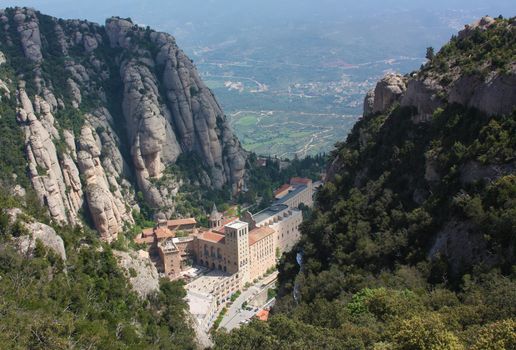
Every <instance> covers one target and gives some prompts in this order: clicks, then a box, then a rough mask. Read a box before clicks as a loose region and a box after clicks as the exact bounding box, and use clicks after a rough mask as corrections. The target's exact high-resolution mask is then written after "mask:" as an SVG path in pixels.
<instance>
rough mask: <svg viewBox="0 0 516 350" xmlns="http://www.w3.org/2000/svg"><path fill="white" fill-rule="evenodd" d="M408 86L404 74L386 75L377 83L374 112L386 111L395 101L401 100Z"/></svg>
mask: <svg viewBox="0 0 516 350" xmlns="http://www.w3.org/2000/svg"><path fill="white" fill-rule="evenodd" d="M406 88H407V87H406V85H405V78H404V77H403V76H402V75H399V74H388V75H386V76H385V77H384V78H383V79H382V80H380V81H379V82H378V83H377V84H376V88H375V89H374V102H373V110H372V113H383V112H386V111H387V110H388V109H389V108H390V107H391V106H392V105H393V104H394V103H396V102H399V101H400V100H401V97H402V96H403V93H404V92H405V90H406ZM366 98H367V97H366ZM364 108H365V107H364Z"/></svg>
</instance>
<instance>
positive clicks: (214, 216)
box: [208, 204, 222, 228]
mask: <svg viewBox="0 0 516 350" xmlns="http://www.w3.org/2000/svg"><path fill="white" fill-rule="evenodd" d="M208 222H209V225H210V228H215V227H220V226H221V225H222V214H221V213H219V211H218V210H217V206H216V205H215V204H213V209H212V210H211V214H210V217H209V219H208Z"/></svg>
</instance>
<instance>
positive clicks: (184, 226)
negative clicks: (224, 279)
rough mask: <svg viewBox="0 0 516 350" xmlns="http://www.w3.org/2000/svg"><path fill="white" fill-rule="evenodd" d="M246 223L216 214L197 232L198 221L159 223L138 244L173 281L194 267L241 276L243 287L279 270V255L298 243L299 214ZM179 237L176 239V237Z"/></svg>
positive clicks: (273, 211) (269, 214)
mask: <svg viewBox="0 0 516 350" xmlns="http://www.w3.org/2000/svg"><path fill="white" fill-rule="evenodd" d="M246 215H247V216H249V217H250V219H248V220H245V219H244V220H242V221H241V220H239V219H237V218H234V217H230V218H225V217H223V215H222V214H219V213H218V212H216V209H214V210H213V211H212V213H211V215H210V219H209V226H210V228H204V229H203V228H197V227H196V225H195V220H194V219H181V220H168V221H160V222H159V223H158V225H157V226H156V227H155V228H153V229H150V230H149V229H146V230H144V231H143V232H142V233H141V234H140V235H139V236H138V237H137V238H136V239H135V241H136V242H138V243H147V244H148V245H149V246H150V250H151V251H153V252H155V256H158V257H159V264H158V269H159V271H160V272H162V273H163V274H165V276H167V277H168V278H170V279H176V278H180V277H182V272H184V270H185V269H187V268H188V267H189V266H191V265H192V264H197V265H201V266H204V267H206V268H208V269H210V270H216V271H220V272H221V273H225V274H228V275H236V274H238V276H239V277H238V279H239V281H240V283H241V285H242V286H243V285H245V284H246V283H248V282H251V281H253V280H255V279H257V278H260V277H262V276H263V275H265V274H266V272H267V271H268V270H270V269H271V268H274V267H275V266H276V258H277V253H278V252H280V253H282V252H283V251H286V250H287V249H289V248H291V247H292V246H293V245H294V244H295V243H296V242H297V241H296V239H299V232H298V231H297V233H296V230H297V228H298V226H299V224H300V222H301V221H300V220H301V216H300V215H301V212H300V211H299V210H297V209H289V208H288V207H287V206H286V205H282V206H280V207H278V206H276V207H271V208H269V210H268V211H262V212H260V213H258V214H257V218H258V219H259V221H258V223H257V222H256V220H254V219H253V216H252V215H251V214H246ZM179 232H180V233H181V237H176V235H177V234H178V233H179Z"/></svg>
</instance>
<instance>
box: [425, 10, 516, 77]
mask: <svg viewBox="0 0 516 350" xmlns="http://www.w3.org/2000/svg"><path fill="white" fill-rule="evenodd" d="M515 21H516V19H515V18H514V17H513V18H509V19H504V18H497V19H496V22H495V23H494V24H493V25H492V26H491V27H490V28H489V30H483V29H481V28H476V29H474V30H473V31H472V33H471V34H469V35H466V36H465V37H462V38H459V37H456V36H454V37H452V39H451V40H450V41H449V42H448V43H447V44H446V45H444V46H443V47H442V48H441V50H440V51H439V53H438V54H436V55H433V54H431V52H427V56H428V57H429V58H430V61H429V62H428V63H427V64H426V65H425V66H424V67H423V68H422V69H421V71H420V72H419V74H421V75H426V74H429V73H437V74H438V75H439V76H440V77H441V82H442V83H443V84H446V82H450V81H452V80H453V77H454V76H459V75H465V76H467V75H482V76H484V77H485V76H487V75H488V74H489V73H490V72H502V73H505V74H506V73H508V72H509V71H510V70H511V65H512V64H513V62H514V57H516V26H514V23H515ZM429 49H430V48H429ZM428 57H427V58H428Z"/></svg>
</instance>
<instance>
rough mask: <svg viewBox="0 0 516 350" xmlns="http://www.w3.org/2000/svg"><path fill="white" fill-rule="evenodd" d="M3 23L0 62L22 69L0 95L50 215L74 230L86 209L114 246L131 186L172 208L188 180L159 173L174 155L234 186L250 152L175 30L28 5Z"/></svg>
mask: <svg viewBox="0 0 516 350" xmlns="http://www.w3.org/2000/svg"><path fill="white" fill-rule="evenodd" d="M0 24H1V25H0V43H1V44H2V47H3V48H5V49H2V53H1V54H0V65H7V66H8V67H10V68H13V69H15V70H16V71H18V72H21V74H18V75H16V76H15V75H13V74H11V75H9V74H7V73H6V75H5V76H0V92H1V93H2V94H4V95H5V96H6V97H7V98H15V100H16V101H17V112H16V118H17V120H18V123H19V125H20V127H21V128H22V129H23V133H24V135H25V151H26V157H27V164H28V169H29V177H30V181H31V183H32V186H33V187H34V189H35V191H36V193H37V195H38V197H39V199H40V201H41V203H43V204H44V205H46V206H47V207H48V211H49V213H50V216H51V218H52V219H53V220H55V221H56V222H59V223H63V224H66V223H70V224H74V225H80V224H81V217H80V215H79V211H80V210H81V208H83V207H84V206H85V207H86V208H87V210H88V212H89V213H90V214H91V218H92V220H93V222H94V223H95V227H96V229H97V230H98V231H99V233H100V235H101V236H102V237H103V238H104V239H105V240H108V241H110V240H112V239H115V238H116V236H117V234H118V233H119V232H121V230H122V228H123V227H124V225H125V224H126V223H129V224H131V223H133V222H134V221H133V217H132V211H133V210H139V207H138V205H136V201H135V197H136V196H135V193H136V191H138V190H139V191H141V192H142V194H143V197H144V199H145V202H146V204H147V205H148V206H149V207H151V208H153V209H155V210H156V211H161V212H164V213H166V214H168V215H170V214H172V213H173V212H174V210H175V196H176V194H177V192H178V190H179V187H180V185H181V183H182V182H183V181H188V179H179V178H177V177H173V176H166V174H167V173H166V170H167V168H168V167H169V166H171V165H173V164H175V162H176V161H177V159H178V157H179V156H180V155H183V156H184V157H188V156H192V157H196V159H200V160H201V162H202V165H203V169H204V170H203V173H202V174H199V175H200V178H203V179H204V181H203V183H202V184H201V185H203V186H206V187H208V188H216V189H220V188H222V187H223V186H226V185H229V186H230V187H231V188H232V189H233V191H234V192H238V191H239V190H240V188H241V186H242V179H243V176H244V168H245V160H246V154H245V152H244V151H243V149H242V148H241V145H240V143H239V141H238V139H237V138H236V137H235V136H234V134H233V133H232V131H231V130H230V128H229V125H228V123H227V121H226V117H225V115H224V113H223V111H222V109H221V107H220V105H219V104H218V102H217V101H216V99H215V97H214V96H213V94H212V92H211V91H210V90H209V89H208V88H207V87H206V85H205V84H204V83H203V82H202V81H201V79H200V78H199V75H198V73H197V71H196V68H195V66H194V65H193V63H192V61H191V60H190V59H189V58H188V57H187V56H186V55H185V54H184V53H183V52H182V51H181V50H180V49H179V48H178V47H177V45H176V43H175V39H174V38H173V37H172V36H171V35H169V34H165V33H159V32H155V31H152V30H150V29H148V28H147V29H144V28H140V27H138V26H136V25H134V24H133V23H131V22H130V21H129V20H125V19H120V18H111V19H108V20H107V21H106V26H101V25H98V24H95V23H90V22H87V21H79V20H58V19H56V18H52V17H49V16H45V15H42V14H41V13H39V12H37V11H35V10H32V9H27V8H10V9H5V10H0ZM14 62H22V63H21V64H25V63H26V66H21V67H20V66H17V67H14V66H13V64H14ZM5 82H12V84H11V83H9V84H11V85H8V84H6V83H5ZM13 85H14V86H15V87H17V88H16V89H15V91H12V89H10V88H9V86H13ZM13 117H14V116H13Z"/></svg>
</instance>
